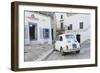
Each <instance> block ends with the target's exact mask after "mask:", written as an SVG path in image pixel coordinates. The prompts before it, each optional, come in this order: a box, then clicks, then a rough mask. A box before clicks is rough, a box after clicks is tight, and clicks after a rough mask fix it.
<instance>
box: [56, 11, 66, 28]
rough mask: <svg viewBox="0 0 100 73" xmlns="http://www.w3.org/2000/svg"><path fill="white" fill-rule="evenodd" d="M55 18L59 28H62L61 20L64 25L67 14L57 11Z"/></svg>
mask: <svg viewBox="0 0 100 73" xmlns="http://www.w3.org/2000/svg"><path fill="white" fill-rule="evenodd" d="M61 15H63V18H62V19H61ZM55 20H56V25H57V29H61V22H63V25H65V24H66V20H67V14H66V13H55Z"/></svg>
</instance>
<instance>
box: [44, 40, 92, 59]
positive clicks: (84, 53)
mask: <svg viewBox="0 0 100 73" xmlns="http://www.w3.org/2000/svg"><path fill="white" fill-rule="evenodd" d="M87 58H90V40H87V41H85V42H84V43H83V44H82V45H81V50H80V53H79V54H75V53H69V54H66V55H65V56H62V55H61V54H60V52H58V51H53V53H52V54H51V55H49V56H48V57H47V58H46V59H45V60H46V61H48V60H67V59H87ZM45 60H44V61H45Z"/></svg>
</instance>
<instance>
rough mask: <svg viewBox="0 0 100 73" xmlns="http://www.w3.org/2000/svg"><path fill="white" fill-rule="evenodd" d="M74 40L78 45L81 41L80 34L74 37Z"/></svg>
mask: <svg viewBox="0 0 100 73" xmlns="http://www.w3.org/2000/svg"><path fill="white" fill-rule="evenodd" d="M76 39H77V41H78V42H79V43H80V41H81V40H80V34H77V35H76Z"/></svg>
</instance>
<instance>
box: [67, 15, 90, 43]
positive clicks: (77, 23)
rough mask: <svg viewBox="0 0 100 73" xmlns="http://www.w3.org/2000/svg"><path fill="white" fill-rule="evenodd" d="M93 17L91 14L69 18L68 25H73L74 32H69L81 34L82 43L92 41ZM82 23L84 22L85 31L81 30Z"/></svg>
mask: <svg viewBox="0 0 100 73" xmlns="http://www.w3.org/2000/svg"><path fill="white" fill-rule="evenodd" d="M90 16H91V15H90V14H76V15H73V16H70V17H68V18H67V23H66V24H67V25H70V24H72V30H69V31H68V30H67V32H71V33H76V34H81V43H82V42H84V41H85V40H87V39H90V31H91V23H90V22H91V17H90ZM80 22H83V29H80Z"/></svg>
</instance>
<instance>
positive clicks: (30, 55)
mask: <svg viewBox="0 0 100 73" xmlns="http://www.w3.org/2000/svg"><path fill="white" fill-rule="evenodd" d="M52 48H53V47H52V45H50V44H31V45H27V46H25V49H24V50H25V51H24V61H35V60H37V59H38V58H40V57H41V56H42V55H43V54H45V53H46V52H48V51H49V50H51V49H52Z"/></svg>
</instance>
